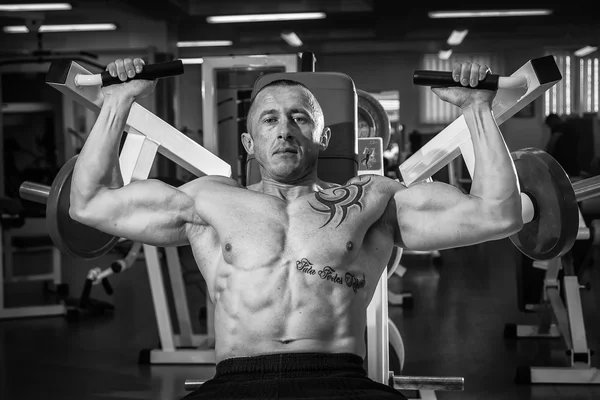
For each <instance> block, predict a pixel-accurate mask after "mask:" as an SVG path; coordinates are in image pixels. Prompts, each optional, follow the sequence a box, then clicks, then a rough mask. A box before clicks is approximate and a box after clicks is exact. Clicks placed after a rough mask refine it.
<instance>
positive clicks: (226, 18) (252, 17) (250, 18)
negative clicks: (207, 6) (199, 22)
mask: <svg viewBox="0 0 600 400" xmlns="http://www.w3.org/2000/svg"><path fill="white" fill-rule="evenodd" d="M323 18H325V13H322V12H308V13H282V14H247V15H215V16H212V17H206V22H208V23H209V24H234V23H239V22H273V21H298V20H305V19H323Z"/></svg>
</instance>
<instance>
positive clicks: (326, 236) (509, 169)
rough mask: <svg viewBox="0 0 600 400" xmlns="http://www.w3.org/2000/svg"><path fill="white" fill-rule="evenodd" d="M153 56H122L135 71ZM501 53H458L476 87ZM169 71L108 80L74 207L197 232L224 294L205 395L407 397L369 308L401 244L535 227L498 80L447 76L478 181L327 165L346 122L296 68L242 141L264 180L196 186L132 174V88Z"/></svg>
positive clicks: (161, 242)
mask: <svg viewBox="0 0 600 400" xmlns="http://www.w3.org/2000/svg"><path fill="white" fill-rule="evenodd" d="M143 65H144V63H143V61H142V60H140V59H135V60H131V59H125V60H116V61H115V62H113V63H111V64H110V65H109V66H108V67H107V69H108V71H109V72H110V73H111V75H113V76H119V77H120V78H121V79H122V80H126V78H127V77H128V76H129V77H132V76H134V75H135V73H138V72H140V71H141V70H142V68H143ZM487 72H488V68H487V67H486V66H480V65H478V64H476V63H473V64H470V63H464V64H461V65H457V66H456V67H455V68H454V70H453V74H454V79H455V80H457V81H458V80H460V82H461V83H462V84H463V85H464V86H470V85H471V86H474V85H476V84H477V82H478V81H479V80H480V79H482V78H484V76H485V75H486V73H487ZM153 87H154V83H153V82H149V81H143V80H133V81H130V82H126V83H123V84H120V85H113V86H109V87H106V88H103V89H102V90H103V93H104V96H105V99H104V103H103V106H102V109H101V111H100V114H99V116H98V119H97V121H96V123H95V125H94V127H93V129H92V131H91V133H90V135H89V138H88V139H87V142H86V143H85V146H84V147H83V149H82V152H81V154H80V156H79V157H78V160H77V164H76V166H75V170H74V174H73V180H72V190H71V210H70V213H71V216H72V217H73V218H75V219H77V220H78V221H81V222H83V223H85V224H87V225H90V226H93V227H95V228H97V229H99V230H102V231H104V232H107V233H109V234H112V235H116V236H120V237H126V238H129V239H131V240H135V241H141V242H143V243H148V244H151V245H156V246H176V245H190V246H191V248H192V250H193V253H194V255H195V258H196V261H197V263H198V267H199V268H200V271H201V272H202V274H203V276H204V279H205V280H206V283H207V286H208V290H209V293H210V298H211V300H212V301H213V302H214V304H215V319H214V321H215V335H216V349H215V352H216V361H217V367H216V375H215V377H214V378H213V379H211V380H209V381H208V382H206V383H205V384H204V385H202V387H201V388H200V389H199V390H198V391H196V392H193V393H191V394H190V395H189V397H190V398H198V399H218V398H261V399H268V398H278V399H284V398H285V399H291V398H306V399H313V398H353V399H359V398H360V399H367V398H369V399H370V398H376V399H388V398H389V399H392V398H394V399H397V398H404V397H403V396H402V395H401V394H400V393H399V392H398V391H396V390H394V389H392V388H390V387H389V386H387V385H383V384H379V383H376V382H373V381H372V380H370V379H369V378H368V377H367V375H366V372H365V370H364V368H363V360H364V357H365V356H366V354H365V353H366V349H365V340H364V339H365V336H364V335H365V325H366V308H367V305H368V304H369V302H370V300H371V297H372V296H373V293H374V290H375V287H376V285H377V282H378V280H379V277H380V276H381V274H382V272H383V268H384V267H385V266H386V264H387V262H388V261H389V258H390V255H391V252H392V249H393V246H400V247H403V248H406V249H415V250H431V249H445V248H452V247H458V246H467V245H472V244H476V243H480V242H483V241H489V240H495V239H500V238H504V237H507V236H509V235H511V234H513V233H515V232H517V231H518V230H519V229H520V228H521V226H522V222H521V201H520V197H519V187H518V181H517V177H516V173H515V169H514V165H513V163H512V160H511V157H510V154H509V152H508V149H507V147H506V145H505V143H504V140H503V138H502V135H501V133H500V131H499V129H498V126H497V125H496V122H495V120H494V117H493V115H492V111H491V103H492V99H493V98H494V96H495V92H493V91H485V90H474V89H471V88H466V87H455V88H447V89H442V88H436V89H434V91H435V93H436V94H437V95H438V96H439V97H440V98H441V99H442V100H445V101H447V102H450V103H451V104H454V105H456V106H458V107H460V108H461V109H462V112H463V115H464V116H465V119H466V122H467V124H468V126H469V129H470V131H471V135H472V138H473V143H474V149H475V155H476V164H475V165H476V168H475V172H474V177H473V184H472V188H471V193H470V194H469V195H465V194H463V193H462V192H461V191H460V190H459V189H457V188H455V187H453V186H449V185H447V184H443V183H427V184H419V185H415V186H411V187H410V188H406V187H405V186H403V185H402V184H400V183H398V182H396V181H394V180H392V179H389V178H386V177H382V176H376V175H368V176H360V177H356V178H353V179H351V180H349V181H348V182H347V183H346V184H344V185H336V184H332V183H328V182H323V181H321V180H320V179H319V178H318V177H317V159H318V155H319V151H320V150H323V149H325V148H326V147H327V145H328V142H329V139H330V132H329V129H328V128H327V127H325V126H324V119H323V112H322V110H321V107H320V105H319V103H318V102H317V100H316V98H315V97H314V96H313V94H312V93H311V92H310V91H309V90H308V89H307V88H306V87H304V86H302V85H301V84H299V83H297V82H292V81H278V82H273V83H271V84H269V85H267V86H265V87H264V88H262V89H261V90H260V91H259V92H258V94H256V96H255V98H254V99H253V102H252V105H251V107H250V110H249V115H248V124H247V128H248V129H247V130H248V132H247V133H244V134H243V135H242V141H243V145H244V147H245V149H246V150H247V152H248V154H253V155H254V156H255V158H256V160H257V161H258V163H259V165H260V171H261V177H262V180H261V181H260V182H259V183H257V184H255V185H252V186H249V187H247V188H245V187H240V186H239V185H238V184H237V183H236V182H235V181H234V180H232V179H229V178H225V177H221V176H206V177H202V178H198V179H195V180H193V181H191V182H188V183H186V184H184V185H183V186H181V187H172V186H169V185H167V184H165V183H163V182H160V181H157V180H152V179H148V180H143V181H136V182H132V183H131V184H129V185H126V186H123V182H122V178H121V176H120V172H119V166H118V165H119V164H118V143H119V139H120V137H121V134H122V132H123V129H124V124H125V121H126V118H127V116H128V113H129V110H130V107H131V105H132V103H133V102H134V101H135V100H136V99H138V98H140V97H142V96H145V95H147V94H148V93H150V92H151V90H152V89H153Z"/></svg>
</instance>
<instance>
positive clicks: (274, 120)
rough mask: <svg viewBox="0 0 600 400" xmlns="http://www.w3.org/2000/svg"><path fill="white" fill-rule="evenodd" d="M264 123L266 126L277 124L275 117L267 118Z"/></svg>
mask: <svg viewBox="0 0 600 400" xmlns="http://www.w3.org/2000/svg"><path fill="white" fill-rule="evenodd" d="M264 122H266V123H267V124H272V123H275V122H277V118H275V117H267V118H265V119H264Z"/></svg>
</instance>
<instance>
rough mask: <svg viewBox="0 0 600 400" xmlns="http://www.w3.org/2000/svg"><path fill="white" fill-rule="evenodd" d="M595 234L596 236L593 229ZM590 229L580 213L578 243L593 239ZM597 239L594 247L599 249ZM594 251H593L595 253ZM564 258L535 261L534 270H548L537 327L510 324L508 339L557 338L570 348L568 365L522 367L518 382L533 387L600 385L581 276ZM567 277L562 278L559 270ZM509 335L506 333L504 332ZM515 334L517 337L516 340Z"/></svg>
mask: <svg viewBox="0 0 600 400" xmlns="http://www.w3.org/2000/svg"><path fill="white" fill-rule="evenodd" d="M594 233H597V232H596V230H595V229H594ZM590 235H591V233H590V228H588V227H587V226H586V224H585V220H584V219H583V215H582V214H581V210H580V211H579V231H578V234H577V240H587V239H590ZM597 240H598V239H597V238H594V244H593V245H592V246H597V244H596V243H597ZM592 251H593V250H592ZM563 258H564V257H559V258H555V259H552V260H549V261H534V263H533V266H534V267H535V268H539V269H543V270H545V271H546V274H545V277H544V290H543V293H544V295H543V304H544V303H545V304H544V305H545V306H546V307H544V308H543V309H542V310H540V315H539V323H538V324H537V325H513V324H507V328H510V329H507V331H510V332H512V333H511V334H510V335H506V333H505V336H507V338H514V339H518V338H547V339H551V338H556V339H562V341H563V342H564V344H565V347H566V348H567V358H568V360H567V365H566V366H520V367H519V368H518V369H517V378H516V380H517V383H531V384H540V383H541V384H582V385H598V384H600V371H599V370H598V368H596V367H592V365H591V358H592V354H591V350H590V348H589V346H588V341H587V336H586V328H585V319H584V315H583V307H582V303H581V295H580V292H579V291H580V290H581V284H580V282H579V277H578V276H577V275H576V274H575V272H574V270H573V265H571V264H572V263H571V262H568V263H567V265H563V262H562V261H563ZM561 270H563V271H564V275H563V277H562V279H561V278H559V273H560V271H561ZM561 284H562V290H564V301H563V299H562V297H561V293H560V292H561ZM505 332H506V331H505ZM513 335H514V337H513Z"/></svg>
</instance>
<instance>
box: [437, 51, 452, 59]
mask: <svg viewBox="0 0 600 400" xmlns="http://www.w3.org/2000/svg"><path fill="white" fill-rule="evenodd" d="M451 55H452V49H448V50H440V52H439V53H438V58H439V59H440V60H447V59H449V58H450V56H451Z"/></svg>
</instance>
